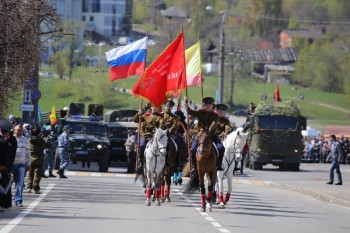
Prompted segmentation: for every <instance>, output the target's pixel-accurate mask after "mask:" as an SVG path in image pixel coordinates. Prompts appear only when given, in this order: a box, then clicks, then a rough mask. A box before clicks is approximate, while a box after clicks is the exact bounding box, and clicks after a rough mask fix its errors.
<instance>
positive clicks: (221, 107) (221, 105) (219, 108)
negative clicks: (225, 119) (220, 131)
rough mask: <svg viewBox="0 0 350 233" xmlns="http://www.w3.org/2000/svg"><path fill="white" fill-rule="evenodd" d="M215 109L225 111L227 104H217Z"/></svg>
mask: <svg viewBox="0 0 350 233" xmlns="http://www.w3.org/2000/svg"><path fill="white" fill-rule="evenodd" d="M216 109H217V110H222V111H226V110H227V105H226V104H217V105H216Z"/></svg>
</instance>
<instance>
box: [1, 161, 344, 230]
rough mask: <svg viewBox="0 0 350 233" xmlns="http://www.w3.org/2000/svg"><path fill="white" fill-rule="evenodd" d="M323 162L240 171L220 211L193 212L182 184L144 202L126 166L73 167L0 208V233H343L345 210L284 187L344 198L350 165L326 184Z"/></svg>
mask: <svg viewBox="0 0 350 233" xmlns="http://www.w3.org/2000/svg"><path fill="white" fill-rule="evenodd" d="M328 166H329V164H325V165H323V164H302V166H301V171H300V172H285V171H279V170H277V169H276V168H274V167H272V166H271V167H269V166H267V167H264V170H262V171H251V170H250V169H246V170H245V174H244V175H238V176H235V177H234V179H233V181H234V193H233V195H232V199H231V201H230V202H229V203H228V204H227V208H226V209H224V210H220V209H218V207H217V206H214V209H213V212H211V213H200V212H198V209H199V208H198V207H199V195H194V196H191V197H187V196H184V195H183V194H182V192H181V186H173V187H172V191H171V194H172V202H171V203H164V204H162V206H161V207H157V206H154V205H152V206H151V207H146V206H145V204H144V202H145V196H144V193H143V192H142V187H141V184H140V183H136V184H134V182H133V177H134V176H133V175H130V174H126V173H125V171H126V169H125V168H115V167H113V168H111V169H110V171H109V172H108V173H99V172H97V171H98V168H97V166H96V165H95V164H93V165H92V168H91V170H90V171H88V170H87V169H81V167H80V164H77V165H72V166H70V171H69V172H67V175H68V176H69V179H67V180H62V179H58V178H50V179H43V180H42V188H43V190H44V193H43V194H42V195H34V194H25V202H24V205H25V207H23V208H12V209H10V210H7V211H5V212H3V213H0V233H9V232H12V233H22V232H50V233H56V232H57V233H58V232H60V233H62V232H65V233H70V232H84V233H85V232H88V233H89V232H94V233H95V232H101V233H102V232H115V231H116V232H170V233H173V232H174V233H175V232H176V233H177V232H179V231H180V232H247V233H252V232H269V233H275V232H276V233H277V232H281V231H283V232H284V233H287V232H291V233H295V232H296V231H299V232H336V233H338V232H339V233H343V232H348V231H349V230H350V226H349V224H348V219H349V217H350V208H347V207H346V206H345V205H333V204H330V203H328V202H326V201H325V200H322V201H320V200H318V198H317V197H316V198H310V197H313V196H310V194H307V193H303V192H299V191H298V190H293V191H291V189H289V188H286V187H285V186H286V185H287V186H288V187H289V186H292V187H294V188H302V189H303V190H311V191H315V192H319V191H320V192H321V193H325V194H333V196H336V195H339V196H338V197H340V198H342V199H343V201H348V200H349V196H350V195H349V187H350V185H349V184H350V183H349V184H348V183H347V181H348V180H350V177H349V176H350V166H348V165H346V166H342V170H343V175H344V185H343V186H328V185H326V184H325V182H326V181H327V177H328ZM185 182H186V181H185ZM311 184H313V185H311ZM295 191H297V192H295ZM334 226H336V227H334ZM346 229H348V230H346Z"/></svg>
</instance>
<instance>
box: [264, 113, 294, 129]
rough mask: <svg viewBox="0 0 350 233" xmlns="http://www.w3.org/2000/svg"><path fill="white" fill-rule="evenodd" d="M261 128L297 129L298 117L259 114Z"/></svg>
mask: <svg viewBox="0 0 350 233" xmlns="http://www.w3.org/2000/svg"><path fill="white" fill-rule="evenodd" d="M259 126H260V128H261V129H295V128H296V127H297V118H296V117H290V116H259Z"/></svg>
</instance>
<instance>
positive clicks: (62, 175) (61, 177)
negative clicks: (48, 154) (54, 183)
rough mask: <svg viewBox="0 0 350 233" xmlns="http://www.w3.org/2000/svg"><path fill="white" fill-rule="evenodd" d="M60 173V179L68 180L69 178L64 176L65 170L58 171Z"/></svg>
mask: <svg viewBox="0 0 350 233" xmlns="http://www.w3.org/2000/svg"><path fill="white" fill-rule="evenodd" d="M58 172H59V173H58V174H59V176H60V179H67V178H68V177H67V176H65V175H64V170H63V169H60V170H59V171H58Z"/></svg>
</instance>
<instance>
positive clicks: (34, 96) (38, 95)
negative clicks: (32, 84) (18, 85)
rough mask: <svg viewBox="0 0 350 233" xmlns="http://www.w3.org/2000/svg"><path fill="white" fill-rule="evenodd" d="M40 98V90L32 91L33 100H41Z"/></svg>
mask: <svg viewBox="0 0 350 233" xmlns="http://www.w3.org/2000/svg"><path fill="white" fill-rule="evenodd" d="M40 97H41V92H40V91H39V89H34V90H32V93H31V98H32V100H39V99H40Z"/></svg>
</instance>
